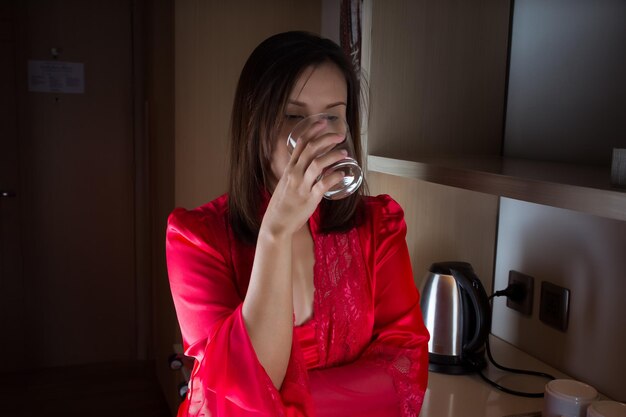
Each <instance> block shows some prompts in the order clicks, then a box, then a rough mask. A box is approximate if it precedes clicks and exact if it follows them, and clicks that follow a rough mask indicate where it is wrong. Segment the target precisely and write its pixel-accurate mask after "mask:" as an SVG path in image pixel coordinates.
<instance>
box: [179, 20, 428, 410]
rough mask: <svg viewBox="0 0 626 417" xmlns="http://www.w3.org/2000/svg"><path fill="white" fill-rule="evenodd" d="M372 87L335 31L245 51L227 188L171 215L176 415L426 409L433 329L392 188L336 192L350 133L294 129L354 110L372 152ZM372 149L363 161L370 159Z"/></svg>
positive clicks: (354, 125)
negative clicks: (186, 376) (365, 123)
mask: <svg viewBox="0 0 626 417" xmlns="http://www.w3.org/2000/svg"><path fill="white" fill-rule="evenodd" d="M359 97H360V89H359V83H358V81H357V78H356V75H355V73H354V70H353V69H352V66H351V64H350V61H349V60H348V59H346V57H345V56H344V54H343V52H342V50H341V48H339V47H338V46H337V45H336V44H334V43H333V42H331V41H329V40H326V39H321V38H319V37H317V36H315V35H312V34H308V33H303V32H288V33H282V34H278V35H275V36H272V37H270V38H269V39H267V40H265V41H264V42H262V43H261V44H260V45H259V46H258V47H257V48H256V49H255V50H254V51H253V53H252V54H251V56H250V57H249V59H248V61H247V62H246V64H245V66H244V68H243V70H242V73H241V77H240V79H239V84H238V87H237V91H236V95H235V101H234V106H233V112H232V121H231V122H232V126H231V136H232V137H231V140H232V142H231V162H230V189H229V192H228V194H227V195H223V196H221V197H219V198H217V199H216V200H214V201H212V202H210V203H208V204H206V205H203V206H201V207H198V208H196V209H194V210H190V211H187V210H184V209H176V210H174V212H173V213H172V214H171V216H170V218H169V222H168V229H167V259H168V270H169V277H170V285H171V290H172V295H173V299H174V304H175V307H176V311H177V315H178V320H179V323H180V327H181V331H182V334H183V342H184V346H185V353H186V355H188V356H191V357H194V358H195V366H194V369H193V371H192V376H191V380H190V390H189V394H188V396H187V398H186V400H185V402H184V403H183V404H182V405H181V408H180V410H179V416H187V415H191V416H196V415H204V416H283V415H284V416H307V417H308V416H351V415H354V416H378V417H384V416H403V417H406V416H417V415H418V414H419V410H420V408H421V404H422V400H423V394H424V391H425V389H426V380H427V362H428V354H427V349H426V346H427V341H428V333H427V330H426V329H425V327H424V324H423V321H422V317H421V313H420V309H419V303H418V293H417V290H416V289H415V285H414V283H413V278H412V272H411V266H410V260H409V255H408V251H407V246H406V242H405V235H406V225H405V223H404V218H403V212H402V209H401V208H400V207H399V206H398V204H397V203H395V202H394V201H393V200H392V199H391V198H390V197H388V196H378V197H365V196H363V195H360V194H358V193H356V194H353V195H352V196H350V197H348V198H346V199H343V200H339V201H330V200H326V199H323V194H324V192H326V191H327V190H328V189H329V188H330V187H332V186H333V185H334V184H336V183H337V182H339V181H340V180H341V179H342V174H339V173H335V174H332V175H329V176H327V177H324V178H323V179H321V180H319V181H318V177H319V175H320V173H321V172H322V171H323V169H324V167H326V166H328V165H330V164H332V163H333V162H336V161H338V160H340V159H342V158H343V157H344V154H343V153H341V152H340V151H332V152H326V153H323V152H322V150H323V149H327V148H328V147H329V146H331V145H332V144H333V143H336V142H338V141H341V140H342V139H343V138H341V137H338V136H332V135H326V136H323V137H319V138H318V137H316V136H315V133H316V132H315V128H312V129H311V130H310V131H309V132H307V133H305V134H304V135H302V137H301V138H299V139H298V142H297V145H296V148H295V150H294V151H293V153H292V154H291V155H290V154H289V152H288V151H287V146H286V142H287V136H288V133H289V131H290V130H291V129H292V128H293V126H294V125H295V123H296V122H297V121H298V120H300V119H302V118H303V117H305V116H308V115H312V114H317V113H321V112H325V113H330V114H332V115H335V116H339V117H344V118H345V119H346V120H347V121H348V124H349V127H350V129H351V132H352V136H353V138H354V141H355V143H354V145H355V149H356V152H357V155H359V156H358V158H359V159H360V151H361V147H360V143H359V137H360V134H359ZM359 162H360V161H359Z"/></svg>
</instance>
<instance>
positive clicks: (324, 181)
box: [312, 170, 345, 198]
mask: <svg viewBox="0 0 626 417" xmlns="http://www.w3.org/2000/svg"><path fill="white" fill-rule="evenodd" d="M344 177H345V175H344V173H343V171H341V170H339V171H334V172H332V173H330V174H328V175H325V176H324V177H322V178H321V179H320V180H319V181H318V182H316V183H315V185H314V186H313V188H312V191H313V192H314V193H315V194H317V195H319V196H320V198H321V197H322V196H323V195H324V193H326V192H327V191H328V190H330V189H331V188H333V187H334V186H335V185H337V184H338V183H340V182H342V181H343V179H344Z"/></svg>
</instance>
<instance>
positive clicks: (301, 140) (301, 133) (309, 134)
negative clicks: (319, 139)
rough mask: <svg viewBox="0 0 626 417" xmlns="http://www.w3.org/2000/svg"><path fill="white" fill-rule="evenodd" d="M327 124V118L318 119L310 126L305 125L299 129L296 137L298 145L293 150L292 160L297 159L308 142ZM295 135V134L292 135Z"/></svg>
mask: <svg viewBox="0 0 626 417" xmlns="http://www.w3.org/2000/svg"><path fill="white" fill-rule="evenodd" d="M326 126H327V121H326V120H323V119H322V120H317V121H315V122H313V123H312V124H310V125H308V126H304V127H302V128H301V129H297V130H298V132H296V134H295V137H294V139H295V140H296V146H295V147H294V150H293V152H292V160H297V159H298V158H299V157H300V154H301V153H302V151H303V150H304V147H305V146H306V144H307V143H308V142H309V141H311V140H312V139H313V138H315V137H316V136H317V135H319V133H320V132H322V131H323V129H325V128H326ZM292 137H293V135H292Z"/></svg>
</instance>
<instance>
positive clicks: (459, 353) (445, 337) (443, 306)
mask: <svg viewBox="0 0 626 417" xmlns="http://www.w3.org/2000/svg"><path fill="white" fill-rule="evenodd" d="M420 307H421V309H422V315H423V317H424V323H425V324H426V327H427V328H428V331H429V332H430V341H429V342H428V360H429V367H428V369H429V370H431V371H434V372H441V373H446V374H465V373H470V372H474V371H477V370H479V369H482V368H483V367H485V365H486V361H485V342H486V341H487V337H488V336H489V331H490V327H491V313H490V311H491V310H490V308H489V299H488V298H487V293H486V292H485V288H484V287H483V285H482V283H481V282H480V279H479V278H478V277H477V276H476V274H475V273H474V270H473V268H472V266H471V265H470V264H469V263H467V262H439V263H434V264H432V265H431V267H430V270H429V271H428V274H427V275H426V277H425V278H424V281H423V283H422V288H421V300H420Z"/></svg>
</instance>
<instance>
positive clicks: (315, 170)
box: [304, 149, 348, 184]
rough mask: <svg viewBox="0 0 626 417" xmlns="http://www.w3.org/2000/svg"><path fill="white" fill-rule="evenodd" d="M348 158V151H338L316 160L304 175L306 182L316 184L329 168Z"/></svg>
mask: <svg viewBox="0 0 626 417" xmlns="http://www.w3.org/2000/svg"><path fill="white" fill-rule="evenodd" d="M347 156H348V151H346V150H345V149H337V150H334V151H331V152H327V153H325V154H324V155H323V156H320V157H317V158H315V159H314V160H313V161H311V164H309V166H308V167H307V169H306V172H305V174H304V176H305V180H306V181H308V182H311V184H312V183H314V182H315V181H317V179H318V178H319V177H320V175H322V174H323V173H324V171H325V170H326V169H327V168H328V167H329V166H331V165H333V164H335V163H337V162H339V161H342V160H344V159H346V157H347Z"/></svg>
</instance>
